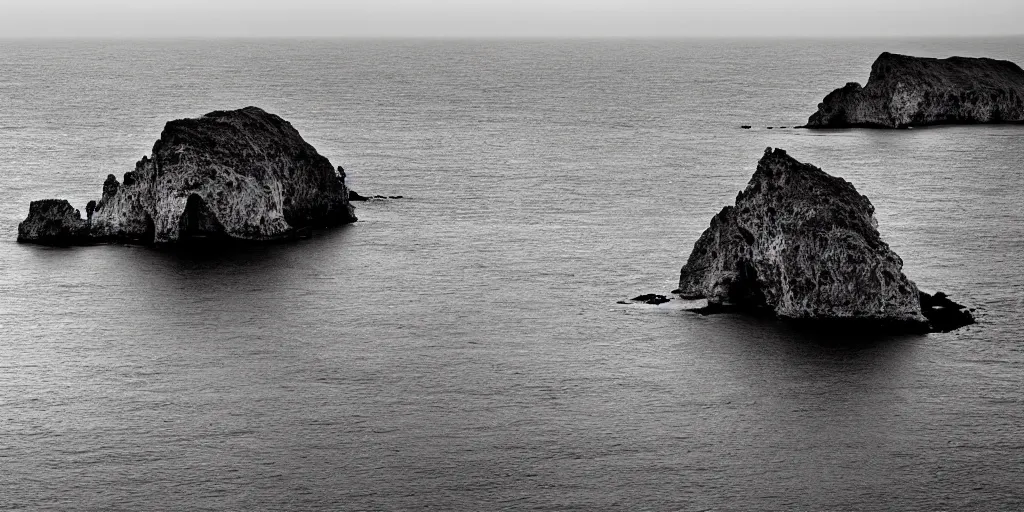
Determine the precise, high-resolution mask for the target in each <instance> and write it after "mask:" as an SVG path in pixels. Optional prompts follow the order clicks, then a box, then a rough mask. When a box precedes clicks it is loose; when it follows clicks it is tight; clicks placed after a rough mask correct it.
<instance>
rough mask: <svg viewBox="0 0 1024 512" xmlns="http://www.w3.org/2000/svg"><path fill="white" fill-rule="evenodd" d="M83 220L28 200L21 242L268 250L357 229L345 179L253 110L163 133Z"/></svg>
mask: <svg viewBox="0 0 1024 512" xmlns="http://www.w3.org/2000/svg"><path fill="white" fill-rule="evenodd" d="M86 214H87V215H86V218H85V219H82V218H81V213H80V212H79V211H78V210H76V209H74V208H73V207H72V206H71V205H70V204H69V203H68V202H67V201H64V200H57V199H47V200H42V201H33V202H32V204H31V205H30V206H29V215H28V218H26V219H25V221H24V222H22V223H21V224H20V225H19V226H18V241H19V242H30V243H40V244H50V245H80V244H86V243H97V242H115V241H127V242H138V243H181V242H199V243H207V242H212V241H273V240H282V239H288V238H291V237H295V236H296V235H297V234H298V233H300V232H302V231H304V230H308V229H310V228H314V227H330V226H337V225H340V224H346V223H349V222H354V221H355V220H356V217H355V214H354V209H353V207H352V206H351V205H350V204H349V199H348V189H347V187H346V186H345V183H344V174H343V171H341V170H340V167H339V170H338V171H335V168H334V167H333V166H332V165H331V163H330V161H328V160H327V158H325V157H323V156H321V155H320V154H319V153H317V151H316V149H314V148H313V146H310V145H309V144H308V143H306V141H304V140H303V139H302V137H301V136H300V135H299V132H298V131H296V130H295V128H293V127H292V125H291V124H290V123H288V122H287V121H285V120H284V119H281V118H280V117H278V116H276V115H273V114H268V113H267V112H265V111H263V110H261V109H259V108H257V107H246V108H243V109H240V110H232V111H216V112H210V113H209V114H206V115H204V116H202V117H200V118H198V119H179V120H177V121H171V122H169V123H167V125H166V126H165V127H164V130H163V133H161V134H160V139H159V140H158V141H156V144H155V145H154V146H153V153H152V156H150V157H143V158H142V160H140V161H139V162H138V163H137V164H135V170H134V171H131V172H127V173H125V174H124V176H123V178H122V180H121V181H118V180H117V178H116V177H115V176H114V175H109V176H107V179H106V181H105V182H104V183H103V194H102V196H101V197H100V199H99V201H98V202H97V201H90V202H89V204H88V205H87V206H86Z"/></svg>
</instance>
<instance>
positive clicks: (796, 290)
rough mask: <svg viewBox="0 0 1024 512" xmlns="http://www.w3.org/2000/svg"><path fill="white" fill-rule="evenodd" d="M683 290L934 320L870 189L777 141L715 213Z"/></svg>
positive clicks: (789, 314) (866, 315)
mask: <svg viewBox="0 0 1024 512" xmlns="http://www.w3.org/2000/svg"><path fill="white" fill-rule="evenodd" d="M676 293H678V294H679V295H680V296H682V297H683V298H685V299H700V298H704V299H707V301H708V303H709V305H710V307H711V308H712V309H714V308H716V307H719V306H723V307H724V306H732V307H736V308H739V309H744V310H755V311H757V310H759V311H764V312H766V313H770V314H774V315H776V316H779V317H783V318H792V319H810V320H853V321H862V322H864V323H865V324H875V325H877V324H886V325H889V324H898V325H900V326H902V327H906V328H909V329H911V330H919V331H926V330H929V320H928V319H927V318H926V317H925V316H924V314H923V313H922V308H921V300H922V295H921V294H920V293H919V291H918V289H917V286H915V284H914V283H913V282H911V281H910V280H909V279H907V277H906V276H905V275H904V274H903V260H901V259H900V257H899V256H897V255H896V253H894V252H893V251H892V250H891V249H890V248H889V246H888V245H887V244H886V243H885V242H883V241H882V239H881V237H880V236H879V234H878V229H877V223H876V221H875V217H874V207H873V206H872V205H871V202H870V201H869V200H868V198H866V197H864V196H862V195H860V194H859V193H857V190H856V189H854V187H853V185H851V184H850V183H848V182H846V181H845V180H843V179H842V178H837V177H833V176H830V175H828V174H826V173H825V172H824V171H822V170H821V169H818V168H817V167H814V166H813V165H808V164H803V163H800V162H798V161H796V160H795V159H793V158H792V157H790V156H789V155H787V154H786V152H785V151H783V150H781V149H775V150H772V149H771V148H768V149H767V150H766V151H765V154H764V157H763V158H761V160H760V162H758V164H757V170H756V171H755V172H754V175H753V177H751V179H750V182H749V183H748V184H747V187H746V189H745V190H743V191H742V192H740V194H739V195H738V196H737V197H736V203H735V205H734V206H726V207H725V208H723V209H722V211H721V212H720V213H719V214H718V215H716V216H715V217H714V218H713V219H711V226H710V227H709V228H708V229H707V230H706V231H704V233H703V234H702V235H701V236H700V239H698V240H697V243H696V244H695V245H694V247H693V251H692V252H691V253H690V257H689V259H688V260H687V262H686V265H685V266H684V267H683V268H682V271H681V272H680V277H679V289H678V290H676ZM925 296H927V295H926V294H925ZM949 311H950V312H952V311H953V309H952V308H951V309H950V310H949ZM957 311H958V312H959V309H957ZM965 313H966V312H965ZM967 316H970V315H969V314H967ZM972 322H973V319H971V321H970V322H967V323H972ZM960 325H964V324H960ZM947 327H948V326H947ZM957 327H959V325H958V326H957ZM953 328H955V327H953ZM943 330H946V329H943Z"/></svg>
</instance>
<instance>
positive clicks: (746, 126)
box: [740, 124, 750, 130]
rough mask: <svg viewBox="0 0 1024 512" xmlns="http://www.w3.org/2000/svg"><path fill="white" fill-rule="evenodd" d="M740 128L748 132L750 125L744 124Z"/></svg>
mask: <svg viewBox="0 0 1024 512" xmlns="http://www.w3.org/2000/svg"><path fill="white" fill-rule="evenodd" d="M740 128H743V129H744V130H749V129H750V125H749V124H745V125H743V126H740Z"/></svg>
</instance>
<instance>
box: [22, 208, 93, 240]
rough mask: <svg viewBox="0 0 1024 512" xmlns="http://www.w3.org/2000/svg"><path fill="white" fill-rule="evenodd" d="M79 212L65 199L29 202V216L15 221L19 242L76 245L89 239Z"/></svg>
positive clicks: (87, 230) (86, 227)
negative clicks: (16, 222) (17, 221)
mask: <svg viewBox="0 0 1024 512" xmlns="http://www.w3.org/2000/svg"><path fill="white" fill-rule="evenodd" d="M88 234H89V229H88V226H87V225H86V221H84V220H82V214H81V213H80V212H79V211H78V210H76V209H75V208H74V207H73V206H71V203H69V202H67V201H66V200H64V199H43V200H41V201H32V203H31V204H29V207H28V218H27V219H25V221H24V222H22V223H21V224H18V241H19V242H28V241H31V242H35V243H39V244H45V245H76V244H81V243H83V242H87V241H88Z"/></svg>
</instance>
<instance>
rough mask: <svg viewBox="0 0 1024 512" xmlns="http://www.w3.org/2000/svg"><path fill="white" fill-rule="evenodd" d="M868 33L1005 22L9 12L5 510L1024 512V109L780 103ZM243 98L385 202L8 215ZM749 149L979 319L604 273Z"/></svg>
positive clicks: (1, 69) (732, 190) (733, 174)
mask: <svg viewBox="0 0 1024 512" xmlns="http://www.w3.org/2000/svg"><path fill="white" fill-rule="evenodd" d="M883 51H889V52H898V53H906V54H910V55H919V56H931V57H947V56H950V55H963V56H985V57H992V58H997V59H1006V60H1011V61H1014V62H1017V63H1024V38H970V39H966V38H949V39H906V40H902V39H842V40H817V39H793V40H785V39H772V40H760V39H737V40H730V39H720V40H709V39H675V40H673V39H664V40H658V39H651V40H644V39H605V40H602V39H566V40H544V39H522V40H516V39H508V40H505V39H494V40H474V39H465V40H444V39H348V40H346V39H334V40H331V39H323V40H320V39H274V40H271V39H266V40H256V39H254V40H214V39H210V40H207V39H187V40H186V39H182V40H151V41H143V40H120V41H118V40H96V39H91V40H0V185H2V186H0V202H2V204H3V205H4V208H3V210H2V212H0V509H2V510H8V509H10V510H19V509H30V510H225V509H227V510H310V509H327V510H330V509H336V510H404V509H431V510H500V509H536V510H609V509H611V510H695V511H696V510H753V509H758V510H921V511H925V510H967V509H970V510H1019V509H1022V508H1024V484H1022V482H1024V344H1022V340H1024V322H1022V320H1021V315H1022V313H1024V258H1022V256H1024V196H1022V193H1021V190H1022V189H1024V172H1022V166H1024V143H1022V141H1024V125H992V126H942V127H931V128H916V129H910V130H867V129H844V130H803V129H799V130H798V129H793V127H794V126H796V125H801V124H804V123H805V122H806V121H807V116H808V115H810V114H811V113H813V112H814V110H815V108H816V106H817V104H818V103H819V102H820V101H821V99H822V97H823V96H824V95H825V94H827V93H828V92H829V91H832V90H833V89H835V88H836V87H840V86H842V84H845V83H847V82H853V81H858V82H861V83H863V82H864V81H866V80H867V77H868V73H869V70H870V66H871V63H872V61H873V60H874V59H875V58H876V57H877V56H878V55H879V53H881V52H883ZM247 105H256V106H259V107H261V108H263V109H266V110H267V111H268V112H272V113H275V114H278V115H280V116H281V117H283V118H284V119H286V120H288V121H290V122H291V123H292V124H293V125H294V126H295V128H296V129H298V131H299V132H300V133H301V134H302V136H303V137H304V138H305V140H306V141H307V142H309V143H310V144H312V145H313V146H314V147H315V148H316V149H317V150H318V151H319V152H320V153H321V154H322V155H324V156H326V157H327V158H329V159H330V160H331V162H332V163H333V164H334V165H342V166H344V168H345V170H346V171H347V176H348V183H349V185H350V186H351V187H352V188H353V189H354V190H356V191H358V192H360V193H362V194H364V195H373V194H383V195H402V196H404V197H403V199H396V200H387V201H369V202H364V203H357V211H356V214H357V215H358V217H359V221H358V222H356V223H354V224H351V225H347V226H343V227H340V228H337V229H332V230H325V231H321V232H317V233H315V235H314V236H313V237H312V238H310V239H305V240H300V241H297V242H296V243H294V244H274V245H266V246H243V247H236V248H231V249H226V250H220V251H207V250H202V249H176V250H168V249H157V248H151V247H142V246H124V245H119V244H112V245H96V246H88V247H75V248H53V247H41V246H35V245H23V244H18V243H16V242H15V238H16V235H17V226H18V223H19V222H20V221H22V220H24V218H25V214H26V212H27V206H28V204H29V202H30V201H32V200H35V199H42V198H48V197H62V198H67V199H69V200H70V201H71V203H72V204H73V205H74V206H75V207H76V208H81V209H82V211H83V212H84V206H85V204H86V202H87V201H89V200H91V199H95V198H97V197H98V196H99V193H100V187H101V184H102V182H103V179H104V177H106V175H107V174H115V175H117V176H121V174H123V173H125V172H127V171H129V170H131V169H132V168H133V165H134V163H135V162H136V161H137V160H138V159H139V158H141V157H142V155H144V154H149V152H150V149H151V148H152V146H153V142H154V141H155V140H156V139H157V138H159V136H160V131H161V130H162V128H163V125H164V123H165V122H166V121H168V120H171V119H178V118H184V117H196V116H199V115H202V114H204V113H206V112H209V111H212V110H218V109H235V108H241V107H245V106H247ZM741 125H752V126H753V128H752V129H749V130H744V129H741V128H740V126H741ZM767 127H774V129H772V130H768V129H767ZM783 127H785V128H783ZM768 146H771V147H779V148H785V149H786V150H787V151H788V152H789V154H791V155H793V156H794V157H795V158H797V159H799V160H801V161H803V162H809V163H813V164H814V165H816V166H819V167H821V168H822V169H823V170H825V171H826V172H828V173H830V174H833V175H836V176H842V177H843V178H845V179H846V180H848V181H850V182H851V183H853V184H854V185H855V186H856V188H857V190H858V191H859V192H861V193H863V194H864V195H866V196H867V197H869V198H870V200H871V202H872V203H873V204H874V206H875V208H876V216H877V219H878V229H879V231H880V232H881V234H882V236H883V238H884V239H885V241H886V242H888V243H889V244H890V246H891V247H892V248H893V250H894V251H896V252H897V253H898V254H899V255H900V256H901V257H902V258H903V260H904V264H905V265H904V271H905V272H906V274H907V276H908V277H909V278H910V279H912V280H914V281H915V282H916V283H917V284H918V285H919V286H920V287H921V288H922V289H925V290H929V291H935V290H942V291H944V292H947V293H949V294H950V296H952V297H954V298H956V299H957V300H958V301H960V302H963V303H964V304H968V305H969V306H970V307H972V308H977V311H976V313H975V314H976V316H977V318H978V323H977V324H976V325H973V326H970V327H967V328H964V329H960V330H957V331H955V332H951V333H944V334H943V333H936V334H928V335H900V336H885V335H881V334H874V335H867V334H861V335H858V334H851V333H843V332H812V331H806V330H801V329H797V328H794V327H793V326H791V325H789V324H786V323H782V322H778V321H775V320H770V319H759V318H752V317H747V316H741V315H736V314H724V315H715V316H699V315H696V314H693V313H690V312H686V311H680V310H679V309H677V308H673V307H671V305H665V306H637V305H619V304H616V301H618V300H620V299H623V298H628V297H632V296H634V295H638V294H641V293H647V292H658V293H666V292H668V291H669V290H672V289H673V288H675V287H676V285H677V282H678V278H679V269H680V267H681V265H682V264H683V263H685V261H686V258H687V255H688V254H689V252H690V250H691V249H692V248H693V244H694V241H695V240H697V238H698V237H699V236H700V234H701V232H702V231H704V229H705V228H707V227H708V222H709V220H710V219H711V217H712V216H714V214H715V213H717V212H718V211H719V210H720V209H721V208H722V206H724V205H726V204H732V202H733V200H734V198H735V197H736V194H737V192H739V191H740V190H742V189H743V187H744V186H745V184H746V183H747V180H748V179H749V178H750V175H751V173H752V172H753V170H754V167H755V165H756V162H757V160H758V158H759V157H760V156H761V155H762V153H763V152H764V150H765V148H766V147H768Z"/></svg>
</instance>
